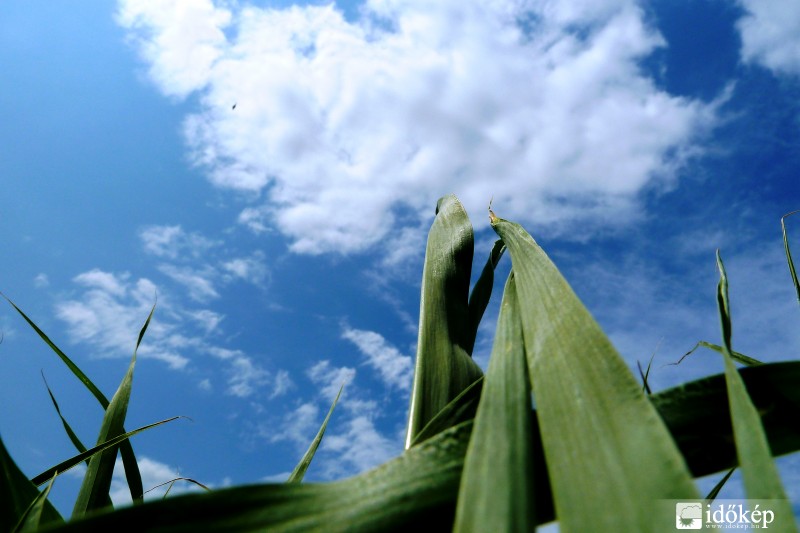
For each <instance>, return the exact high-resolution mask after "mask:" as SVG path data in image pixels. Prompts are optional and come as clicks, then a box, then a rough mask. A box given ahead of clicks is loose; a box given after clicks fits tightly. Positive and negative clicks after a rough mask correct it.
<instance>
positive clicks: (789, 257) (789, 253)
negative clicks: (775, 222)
mask: <svg viewBox="0 0 800 533" xmlns="http://www.w3.org/2000/svg"><path fill="white" fill-rule="evenodd" d="M796 213H800V210H797V211H792V212H791V213H787V214H785V215H783V216H782V217H781V230H782V231H783V249H784V250H785V251H786V261H787V262H788V263H789V274H791V276H792V283H794V290H795V292H796V293H797V301H798V302H800V281H798V280H797V271H796V270H795V268H794V261H793V260H792V251H791V249H790V247H789V236H788V234H787V233H786V223H785V220H786V218H787V217H790V216H792V215H794V214H796Z"/></svg>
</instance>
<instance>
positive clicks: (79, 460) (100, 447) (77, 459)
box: [30, 416, 186, 485]
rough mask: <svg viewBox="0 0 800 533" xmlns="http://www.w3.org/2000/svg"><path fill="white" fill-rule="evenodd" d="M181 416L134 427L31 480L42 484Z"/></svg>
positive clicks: (35, 483) (36, 483)
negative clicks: (135, 436) (143, 432)
mask: <svg viewBox="0 0 800 533" xmlns="http://www.w3.org/2000/svg"><path fill="white" fill-rule="evenodd" d="M179 418H186V417H181V416H173V417H172V418H166V419H164V420H159V421H158V422H153V423H152V424H147V425H146V426H142V427H140V428H137V429H134V430H133V431H128V432H127V433H123V434H122V435H118V436H116V437H114V438H113V439H109V440H108V441H106V442H103V443H100V444H98V445H96V446H93V447H92V448H89V449H88V450H86V451H85V452H82V453H79V454H77V455H75V456H73V457H70V458H69V459H67V460H66V461H62V462H60V463H58V464H57V465H55V466H52V467H50V468H48V469H47V470H45V471H44V472H42V473H41V474H39V475H37V476H35V477H33V478H32V479H31V480H30V482H31V483H33V484H34V485H41V484H43V483H47V482H48V481H49V480H50V479H51V478H52V477H53V476H54V475H55V474H56V472H58V473H61V474H63V473H64V472H66V471H67V470H69V469H70V468H73V467H75V466H76V465H78V464H79V463H82V462H83V461H86V459H91V457H92V456H94V455H96V454H98V453H101V452H104V451H106V450H108V449H109V448H112V447H114V446H118V445H119V444H120V443H122V442H124V441H125V440H127V439H129V438H131V437H133V436H134V435H137V434H139V433H141V432H142V431H147V430H148V429H151V428H154V427H157V426H160V425H162V424H166V423H167V422H172V421H173V420H177V419H179Z"/></svg>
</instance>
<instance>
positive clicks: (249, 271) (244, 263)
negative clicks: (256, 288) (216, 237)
mask: <svg viewBox="0 0 800 533" xmlns="http://www.w3.org/2000/svg"><path fill="white" fill-rule="evenodd" d="M221 268H222V271H223V272H224V273H225V276H226V279H228V280H242V281H246V282H249V283H252V284H253V285H263V284H264V283H265V282H266V281H267V280H268V279H269V270H268V269H267V266H266V264H265V263H264V254H263V253H261V252H255V253H253V254H252V255H251V256H249V257H237V258H234V259H230V260H227V261H224V262H223V263H222V267H221Z"/></svg>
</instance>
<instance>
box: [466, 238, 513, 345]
mask: <svg viewBox="0 0 800 533" xmlns="http://www.w3.org/2000/svg"><path fill="white" fill-rule="evenodd" d="M505 249H506V247H505V245H504V244H503V241H502V240H498V241H496V242H495V243H494V246H493V247H492V251H491V252H490V253H489V259H488V260H487V261H486V265H484V267H483V270H482V271H481V275H480V277H479V278H478V281H476V282H475V286H474V287H472V292H471V293H470V295H469V304H468V305H469V332H468V333H469V337H468V339H467V341H466V345H467V346H466V347H465V349H466V350H467V353H468V354H470V355H472V350H473V349H474V348H475V338H476V337H477V336H478V326H480V323H481V319H482V318H483V313H484V312H485V311H486V307H487V306H488V305H489V300H490V299H491V297H492V288H493V287H494V270H495V268H497V264H498V263H499V262H500V259H501V258H502V257H503V252H505Z"/></svg>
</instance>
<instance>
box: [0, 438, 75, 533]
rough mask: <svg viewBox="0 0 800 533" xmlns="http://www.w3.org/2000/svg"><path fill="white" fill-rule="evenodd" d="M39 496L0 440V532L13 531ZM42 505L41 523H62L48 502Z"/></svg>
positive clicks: (61, 519)
mask: <svg viewBox="0 0 800 533" xmlns="http://www.w3.org/2000/svg"><path fill="white" fill-rule="evenodd" d="M39 495H40V492H39V489H37V488H36V485H34V484H33V483H31V482H30V481H29V480H28V478H27V477H26V476H25V474H24V473H23V472H22V470H20V469H19V467H18V466H17V464H16V463H15V462H14V460H13V459H12V458H11V455H10V454H9V453H8V450H6V446H5V444H4V443H3V439H0V531H13V530H14V528H15V527H16V526H17V524H19V523H20V521H21V520H22V518H23V516H24V515H25V513H26V512H27V510H28V508H29V507H30V505H31V504H32V503H33V502H34V500H36V498H38V497H39ZM42 505H43V510H42V520H41V522H42V523H46V522H63V518H61V515H60V514H58V511H56V509H55V507H53V506H52V505H51V504H50V502H49V501H48V500H46V499H45V500H44V503H43V504H42Z"/></svg>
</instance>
